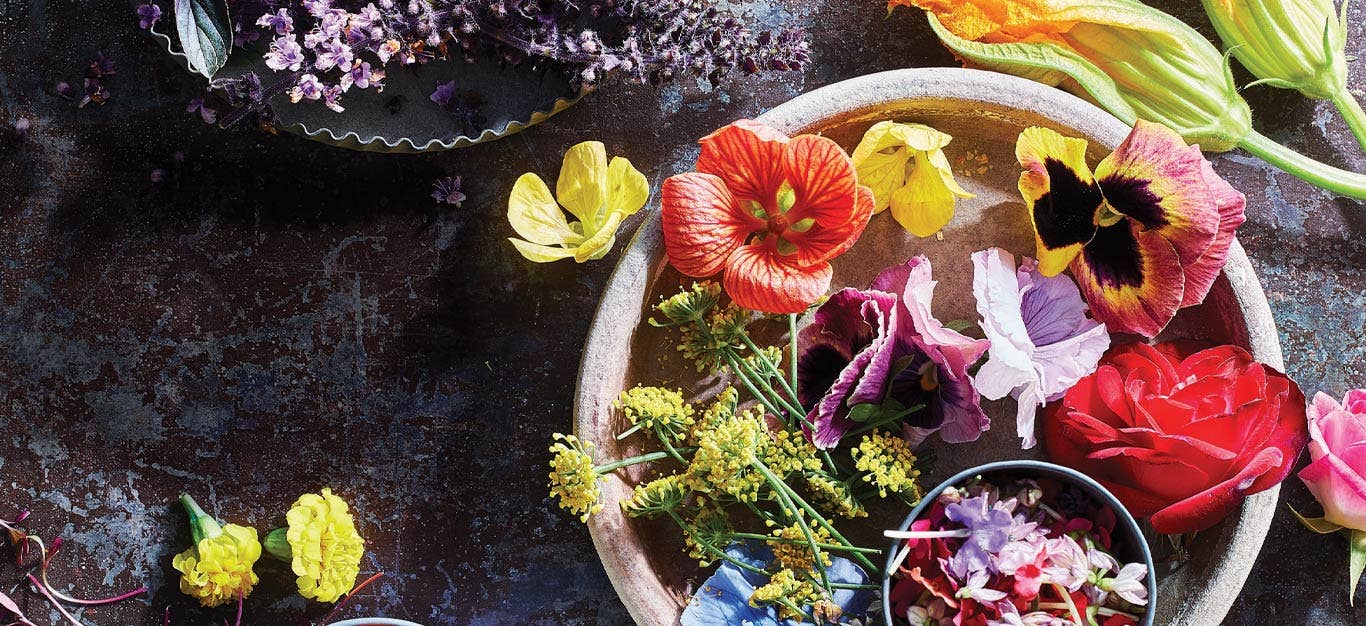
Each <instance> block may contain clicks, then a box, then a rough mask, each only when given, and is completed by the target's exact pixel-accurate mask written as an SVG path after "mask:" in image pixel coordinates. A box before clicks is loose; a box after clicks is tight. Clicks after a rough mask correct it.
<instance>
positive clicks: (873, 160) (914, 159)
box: [852, 121, 974, 237]
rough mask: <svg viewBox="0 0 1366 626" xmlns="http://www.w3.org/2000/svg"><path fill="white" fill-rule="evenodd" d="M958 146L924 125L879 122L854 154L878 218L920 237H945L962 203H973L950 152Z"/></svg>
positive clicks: (861, 179)
mask: <svg viewBox="0 0 1366 626" xmlns="http://www.w3.org/2000/svg"><path fill="white" fill-rule="evenodd" d="M952 140H953V137H950V136H949V135H947V134H944V133H941V132H939V131H937V130H935V129H933V128H930V127H929V126H926V125H924V124H898V123H896V122H892V121H885V122H878V123H877V124H874V125H873V127H872V128H869V129H868V132H867V133H864V135H863V140H862V141H860V142H859V144H858V147H856V148H854V154H853V157H852V158H853V160H854V169H855V171H856V172H857V173H858V180H859V183H860V184H864V185H867V186H868V187H869V188H870V189H872V190H873V202H874V205H873V212H874V213H880V212H882V211H884V210H886V209H887V208H888V207H891V209H892V217H894V218H896V221H897V222H898V223H900V224H901V226H902V227H903V228H905V229H906V230H908V231H910V232H911V234H913V235H915V236H917V237H929V236H930V235H933V234H935V233H936V232H939V230H940V229H942V228H943V227H944V226H945V225H946V224H948V223H949V220H951V219H953V207H954V204H955V203H956V202H957V199H958V198H972V197H974V196H973V194H971V193H968V192H967V191H966V190H964V189H963V188H962V187H961V186H959V185H958V181H956V180H954V178H953V170H952V169H951V168H950V167H949V160H948V157H945V156H944V146H947V145H949V142H950V141H952Z"/></svg>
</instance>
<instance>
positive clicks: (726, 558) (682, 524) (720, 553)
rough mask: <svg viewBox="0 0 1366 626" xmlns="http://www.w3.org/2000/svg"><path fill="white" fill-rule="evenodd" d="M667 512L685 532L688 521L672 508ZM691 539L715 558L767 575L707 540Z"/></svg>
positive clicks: (765, 572)
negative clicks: (733, 557)
mask: <svg viewBox="0 0 1366 626" xmlns="http://www.w3.org/2000/svg"><path fill="white" fill-rule="evenodd" d="M668 513H669V517H672V518H673V520H674V522H677V523H678V527H679V528H681V529H683V532H684V533H687V532H688V523H687V522H684V521H683V518H681V517H679V516H678V513H675V512H674V511H672V510H671V511H668ZM692 540H693V541H694V542H696V543H697V545H699V546H702V548H703V549H704V550H706V551H707V552H710V553H711V554H712V556H715V557H717V558H719V559H721V560H723V561H726V562H727V563H730V564H732V565H734V566H736V567H738V568H740V569H743V570H745V571H748V572H753V573H755V574H763V575H764V576H768V572H767V571H765V570H762V569H760V568H757V567H754V566H753V565H750V564H749V563H745V562H743V561H737V560H735V559H732V558H731V557H730V555H729V554H726V553H725V551H724V550H719V549H717V548H716V546H713V545H711V544H709V543H707V542H705V541H703V540H701V539H699V538H697V537H696V536H694V537H693V538H692Z"/></svg>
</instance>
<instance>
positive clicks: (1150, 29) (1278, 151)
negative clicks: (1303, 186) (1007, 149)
mask: <svg viewBox="0 0 1366 626" xmlns="http://www.w3.org/2000/svg"><path fill="white" fill-rule="evenodd" d="M897 6H916V7H920V8H922V9H925V10H926V11H928V12H929V13H928V18H929V22H930V26H931V27H932V28H933V29H934V31H935V33H936V34H938V35H939V39H940V40H941V41H942V42H943V43H944V45H946V46H948V48H949V49H950V50H952V51H953V52H954V54H956V55H957V56H958V57H959V58H960V59H962V60H963V62H964V64H966V65H970V66H977V67H983V68H986V69H991V70H996V71H1000V72H1006V73H1009V74H1014V75H1016V76H1021V77H1024V78H1028V79H1031V80H1035V81H1038V82H1041V83H1044V84H1047V85H1054V86H1061V87H1065V88H1067V89H1069V90H1073V91H1076V92H1078V93H1079V95H1082V96H1085V97H1088V98H1090V99H1091V100H1092V101H1093V102H1095V103H1096V104H1098V105H1100V106H1101V107H1102V108H1104V109H1105V110H1107V111H1109V112H1110V113H1112V114H1113V115H1114V116H1115V117H1118V118H1119V119H1121V120H1123V121H1124V122H1125V123H1127V124H1131V125H1132V124H1134V123H1135V122H1137V121H1138V120H1146V121H1149V122H1157V123H1160V124H1162V125H1164V126H1167V127H1169V128H1171V129H1174V130H1176V131H1177V132H1178V133H1180V134H1181V136H1182V137H1183V138H1184V139H1185V140H1186V141H1187V142H1188V143H1195V144H1199V145H1200V147H1201V148H1203V149H1204V150H1206V151H1212V152H1222V151H1226V150H1231V149H1233V148H1234V147H1242V148H1244V149H1246V150H1247V151H1249V152H1251V153H1253V154H1255V155H1257V156H1259V157H1261V158H1262V159H1263V160H1265V161H1267V162H1268V163H1271V164H1272V165H1275V166H1276V167H1279V168H1281V169H1283V170H1285V171H1286V172H1289V173H1290V174H1293V175H1295V176H1298V177H1300V178H1302V179H1304V180H1306V181H1308V182H1310V183H1312V184H1314V185H1318V186H1319V187H1322V188H1324V189H1327V190H1329V191H1332V192H1335V193H1338V194H1341V195H1344V196H1347V197H1350V198H1357V199H1366V174H1357V173H1354V172H1349V171H1346V170H1342V169H1338V168H1335V167H1331V166H1328V165H1325V164H1323V163H1320V162H1318V161H1315V160H1313V159H1310V158H1309V157H1306V156H1304V155H1302V154H1299V153H1296V152H1294V151H1292V150H1290V149H1289V148H1286V147H1285V146H1282V145H1280V144H1278V143H1276V142H1274V141H1272V140H1271V139H1268V138H1267V137H1265V136H1263V135H1261V134H1259V133H1257V131H1255V130H1253V129H1252V112H1251V110H1250V108H1249V107H1248V104H1247V101H1245V100H1243V98H1242V96H1241V95H1239V93H1238V88H1237V85H1235V84H1234V81H1233V74H1232V73H1231V72H1230V69H1229V66H1228V63H1227V62H1226V60H1225V58H1224V56H1223V55H1221V54H1220V53H1219V50H1218V49H1216V48H1215V47H1214V45H1213V44H1211V43H1210V42H1209V40H1207V39H1205V38H1204V37H1203V36H1201V35H1200V33H1198V32H1196V31H1195V30H1194V29H1192V28H1191V27H1190V26H1187V25H1186V24H1185V23H1183V22H1182V21H1181V20H1178V19H1176V18H1175V17H1172V16H1171V15H1168V14H1166V13H1163V12H1161V11H1158V10H1157V9H1154V8H1152V7H1149V6H1148V5H1146V4H1143V3H1142V2H1139V1H1138V0H890V1H889V2H888V8H889V9H891V8H895V7H897Z"/></svg>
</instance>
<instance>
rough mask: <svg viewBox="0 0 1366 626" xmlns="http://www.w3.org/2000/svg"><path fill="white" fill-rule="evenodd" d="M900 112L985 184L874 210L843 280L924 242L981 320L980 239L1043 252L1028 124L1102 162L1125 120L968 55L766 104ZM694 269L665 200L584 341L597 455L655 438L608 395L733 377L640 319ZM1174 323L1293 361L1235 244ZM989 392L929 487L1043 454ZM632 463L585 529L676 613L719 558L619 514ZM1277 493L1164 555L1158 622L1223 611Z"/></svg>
mask: <svg viewBox="0 0 1366 626" xmlns="http://www.w3.org/2000/svg"><path fill="white" fill-rule="evenodd" d="M889 118H890V119H895V120H899V121H917V122H924V123H928V124H930V125H932V126H935V127H936V128H939V129H941V130H943V131H945V132H948V133H949V134H951V135H953V137H954V140H953V143H952V144H951V145H949V146H948V148H947V149H946V152H947V154H948V156H949V160H950V162H951V163H953V165H954V169H955V171H957V172H958V173H959V180H960V182H962V183H963V184H964V186H965V187H967V189H968V190H969V191H972V192H973V193H975V194H977V197H976V198H974V199H970V200H966V201H960V202H959V205H958V211H957V215H956V216H955V218H954V220H953V221H952V223H950V224H949V225H948V227H946V228H945V229H944V231H943V233H942V235H943V236H942V238H937V237H931V238H927V239H917V238H915V237H913V236H911V235H909V234H907V233H905V232H904V231H903V230H902V229H901V228H900V226H898V225H897V224H896V223H895V221H893V220H892V219H891V216H890V215H889V214H887V213H883V214H880V215H876V216H874V217H873V220H872V223H871V224H870V225H869V227H868V229H867V231H866V233H865V234H864V235H863V237H862V239H860V240H859V242H858V244H857V245H855V246H854V248H853V249H852V250H850V251H849V252H848V253H847V254H845V255H844V256H842V257H840V258H839V259H838V260H836V262H835V271H834V280H833V284H832V289H838V288H840V287H844V286H857V287H866V286H867V285H868V284H869V283H870V282H871V280H872V278H873V277H874V276H875V275H876V274H877V272H878V271H879V270H880V269H882V268H883V267H886V266H888V265H891V264H893V263H900V262H903V261H905V260H906V259H908V258H910V257H911V256H914V255H917V254H924V255H927V256H928V257H929V258H930V260H931V262H932V263H933V266H934V275H935V278H936V279H937V280H938V281H939V286H938V288H937V290H936V294H935V296H936V297H935V303H934V310H935V313H936V315H937V316H938V317H939V318H940V319H942V320H952V319H972V320H976V319H977V315H976V311H975V308H974V303H973V299H972V295H971V283H972V265H971V260H970V258H969V254H970V253H971V252H973V251H976V250H981V249H984V248H987V247H989V246H1000V247H1003V248H1005V249H1007V250H1010V251H1011V252H1013V253H1015V254H1016V255H1017V257H1018V256H1020V255H1025V254H1030V255H1032V252H1033V235H1032V232H1031V230H1030V227H1029V224H1028V221H1027V220H1028V218H1027V216H1026V214H1025V211H1024V206H1023V204H1022V202H1021V199H1020V194H1019V191H1018V190H1017V188H1016V179H1017V177H1018V175H1019V171H1020V168H1019V166H1018V165H1017V164H1016V163H1015V160H1014V145H1015V138H1016V136H1017V135H1018V134H1019V132H1020V130H1021V129H1023V128H1025V127H1027V126H1031V125H1042V126H1048V127H1052V128H1054V129H1056V130H1058V131H1060V132H1062V133H1065V134H1068V135H1073V136H1079V137H1084V138H1087V139H1088V140H1090V142H1091V151H1092V154H1091V155H1090V159H1091V162H1092V163H1093V164H1094V163H1096V162H1098V161H1099V159H1100V158H1102V157H1103V156H1104V155H1105V154H1107V153H1108V152H1109V151H1110V150H1112V149H1113V148H1114V147H1115V146H1116V145H1117V144H1119V142H1120V141H1121V140H1122V139H1123V138H1124V136H1125V135H1126V134H1127V132H1128V128H1127V127H1126V126H1125V125H1124V124H1123V123H1121V122H1120V121H1119V120H1117V119H1115V118H1114V117H1111V116H1110V115H1109V114H1108V113H1105V112H1104V111H1102V110H1100V109H1098V108H1096V107H1095V106H1093V105H1091V104H1089V103H1087V102H1085V101H1083V100H1081V99H1079V98H1076V97H1074V96H1071V95H1068V94H1066V93H1063V92H1062V91H1059V90H1056V89H1052V88H1049V87H1045V86H1043V85H1040V84H1038V83H1034V82H1031V81H1028V80H1023V79H1019V78H1013V77H1010V76H1005V75H1001V74H995V73H989V72H981V71H975V70H962V69H917V70H898V71H893V72H884V73H880V74H873V75H869V76H863V77H860V78H856V79H853V80H848V81H844V82H841V83H837V84H834V85H830V86H828V87H824V88H822V89H818V90H816V91H813V92H811V93H808V94H805V95H802V96H800V97H798V98H796V99H793V100H792V101H790V102H788V103H786V104H783V105H782V106H779V107H777V108H775V109H773V110H771V111H769V112H768V113H765V114H764V115H762V116H761V117H760V119H761V120H763V121H764V122H767V123H768V124H771V125H773V126H775V127H777V128H780V129H782V130H784V131H786V132H788V133H789V134H794V135H795V134H798V133H820V134H822V135H825V136H827V137H830V138H832V139H834V140H836V141H838V142H839V143H840V144H841V145H843V146H845V148H846V149H852V148H853V146H854V145H855V144H856V143H857V141H858V139H859V138H860V137H861V136H862V133H863V132H864V131H865V130H866V129H867V128H868V127H869V126H870V125H872V124H873V123H875V122H877V121H880V120H884V119H889ZM983 156H984V157H985V161H983V159H982V157H983ZM1244 191H1245V192H1250V191H1254V190H1244ZM1252 195H1253V196H1254V197H1256V195H1255V194H1252ZM684 283H685V279H684V277H682V276H680V275H679V274H678V273H677V272H675V271H673V270H672V269H671V268H669V267H667V265H666V263H665V261H664V246H663V241H662V238H661V233H660V226H659V218H658V213H657V212H656V213H655V214H653V215H652V216H651V217H650V219H649V220H647V221H646V222H645V223H644V225H643V226H642V227H641V229H640V232H639V233H638V234H637V235H636V237H635V239H634V241H632V242H631V244H630V246H629V247H628V248H627V249H626V251H625V253H624V254H623V256H622V259H621V262H620V264H619V265H618V266H617V269H616V272H615V273H614V274H613V275H612V278H611V281H610V282H609V284H608V286H607V289H606V291H605V293H604V295H603V299H602V304H601V305H600V307H599V309H598V312H597V317H596V318H595V319H594V321H593V325H592V327H591V328H590V330H589V335H588V342H587V345H586V347H585V349H584V356H583V363H582V366H581V369H580V372H579V381H578V390H577V395H576V399H575V430H576V432H577V434H578V435H579V436H580V437H582V438H584V439H587V440H590V441H593V442H595V443H596V444H597V446H598V454H599V460H600V461H601V460H603V459H610V458H621V457H624V456H629V455H632V454H635V453H638V452H639V451H640V446H641V445H642V442H644V441H645V439H646V438H645V437H641V436H636V437H629V438H627V439H626V440H625V441H621V442H618V441H616V439H615V438H614V435H615V434H616V433H619V432H621V431H622V430H623V423H624V418H623V417H622V416H620V415H619V414H618V413H616V412H614V411H613V410H612V409H611V403H612V401H613V400H614V399H615V398H616V396H617V394H618V393H619V392H621V391H622V390H623V389H625V388H628V387H630V386H633V385H635V384H637V383H644V384H653V385H665V386H669V387H679V388H682V389H683V390H684V391H685V393H689V394H693V395H694V396H695V397H696V398H698V399H702V398H705V397H706V396H708V395H710V394H711V393H714V392H715V391H716V390H717V389H718V388H719V387H720V386H721V385H722V384H723V382H722V381H718V380H715V379H714V378H706V377H703V376H702V375H700V374H698V373H697V372H695V371H694V370H693V368H692V367H691V366H690V365H689V364H686V363H684V362H683V360H682V358H681V356H679V353H678V352H677V351H676V350H675V349H674V346H675V338H674V336H673V335H671V334H670V333H669V332H667V331H665V330H661V329H657V328H654V327H651V326H650V325H648V324H642V322H643V320H644V319H645V318H647V317H648V316H649V314H650V306H651V305H652V304H653V303H655V302H658V301H659V299H660V297H661V296H667V295H671V294H673V293H676V292H677V290H678V288H679V286H680V285H683V284H684ZM1175 337H1185V338H1192V339H1197V340H1205V341H1210V342H1215V343H1231V344H1236V345H1240V346H1243V347H1245V348H1247V349H1249V350H1250V351H1251V352H1252V353H1253V355H1255V356H1256V358H1257V359H1258V360H1260V361H1262V362H1263V363H1267V364H1269V365H1271V366H1273V367H1276V368H1281V367H1282V363H1281V349H1280V344H1279V342H1278V340H1277V336H1276V328H1275V323H1274V322H1273V320H1272V318H1271V311H1270V308H1269V307H1268V305H1267V302H1266V298H1265V296H1264V295H1263V293H1262V288H1261V285H1260V284H1259V283H1258V281H1257V277H1256V275H1254V273H1253V271H1252V266H1251V265H1250V264H1249V263H1248V259H1247V255H1246V254H1245V253H1244V252H1243V248H1242V246H1240V245H1239V244H1238V243H1237V242H1234V244H1233V247H1232V250H1231V251H1230V253H1229V257H1228V263H1227V265H1225V267H1224V272H1223V274H1222V275H1221V276H1220V277H1219V279H1218V281H1217V282H1216V283H1215V284H1214V288H1213V289H1212V290H1211V292H1210V295H1209V297H1208V298H1207V299H1206V301H1205V303H1204V304H1202V305H1200V306H1197V307H1193V308H1189V309H1184V310H1182V311H1181V313H1180V314H1179V315H1178V316H1177V317H1176V319H1175V320H1174V321H1173V322H1172V324H1171V326H1170V327H1169V328H1168V330H1167V331H1166V332H1165V333H1164V336H1163V338H1175ZM772 339H774V340H775V341H781V340H782V339H783V336H782V334H781V330H775V331H774V335H773V336H772ZM1118 339H1119V340H1120V341H1123V340H1124V338H1118ZM985 406H986V408H987V412H988V414H989V415H990V416H991V418H992V422H993V428H992V429H991V430H990V431H989V432H987V433H986V434H984V435H983V437H982V439H981V440H979V441H978V442H976V443H972V444H960V445H955V446H948V445H945V444H943V443H940V442H938V439H937V438H933V437H932V438H931V439H930V440H929V441H927V442H926V444H925V445H926V446H928V447H930V448H931V449H932V450H933V451H934V452H935V454H934V456H935V458H936V459H937V460H936V461H935V462H934V463H933V464H932V466H931V467H929V468H927V471H926V474H925V476H924V481H925V483H926V484H927V485H933V484H936V483H938V482H939V481H940V480H942V479H944V478H946V477H948V476H951V475H952V474H954V473H956V472H958V471H960V470H962V469H964V468H967V467H971V466H974V465H978V464H982V463H988V462H992V461H1000V460H1007V459H1019V458H1044V452H1043V451H1041V450H1040V449H1038V448H1036V449H1034V450H1029V451H1022V450H1021V449H1020V445H1019V440H1018V439H1017V438H1016V436H1015V434H1014V432H1015V428H1014V414H1015V407H1014V404H1013V402H1012V401H1010V400H1005V401H1001V402H991V403H986V404H985ZM631 469H633V470H636V471H634V472H626V473H624V474H622V473H618V474H614V475H612V476H609V477H607V478H606V480H605V483H604V485H603V499H604V502H603V504H604V508H603V510H602V512H601V513H599V514H598V515H595V516H593V517H592V518H590V520H589V522H588V528H589V531H590V533H591V534H592V536H593V542H594V544H595V545H596V547H597V550H598V554H599V556H600V557H601V558H602V562H603V566H604V567H605V568H606V570H607V574H608V576H609V577H610V578H611V580H612V583H613V584H614V585H615V586H616V590H617V593H618V594H620V596H621V599H622V601H623V602H624V603H625V604H626V607H627V609H629V610H630V612H631V615H632V616H633V617H634V618H635V620H636V621H637V622H639V623H641V624H659V625H668V624H673V623H676V622H677V621H678V617H679V615H680V613H681V612H682V609H683V607H684V604H685V603H686V602H687V598H688V597H689V595H690V593H691V591H692V590H693V589H696V588H697V587H698V586H699V585H700V584H701V582H702V581H704V580H705V577H706V575H707V574H708V572H704V571H700V570H699V569H698V568H697V567H696V566H695V565H694V564H693V563H692V562H691V561H690V560H689V559H688V558H687V556H686V554H684V551H683V543H682V540H681V537H680V535H679V531H678V529H677V528H676V527H674V526H672V525H671V524H672V523H671V522H669V523H668V524H667V525H666V523H665V522H653V521H649V520H635V519H628V518H627V517H625V516H624V515H623V514H622V513H621V510H620V507H619V506H618V503H619V502H620V501H621V500H623V499H626V498H628V497H629V496H630V493H631V489H632V487H633V486H634V484H635V483H637V482H639V481H641V480H643V479H648V478H650V477H652V476H653V474H652V473H651V470H650V469H648V468H645V469H642V468H640V467H639V466H637V467H634V468H631ZM1277 493H1278V490H1277V489H1274V488H1273V489H1270V490H1268V491H1265V492H1262V493H1260V494H1257V495H1255V496H1253V497H1251V498H1248V499H1247V501H1246V503H1245V504H1244V505H1243V506H1242V508H1241V509H1240V510H1238V511H1236V512H1235V513H1234V514H1232V515H1231V516H1229V517H1228V518H1227V519H1226V520H1225V521H1224V522H1222V523H1220V524H1219V525H1218V526H1216V527H1215V528H1213V529H1211V530H1208V531H1205V532H1202V533H1200V535H1199V536H1198V538H1197V539H1196V540H1195V542H1194V543H1193V544H1192V546H1191V550H1190V554H1189V558H1188V559H1186V560H1184V561H1183V562H1182V563H1181V564H1180V565H1179V566H1170V565H1168V566H1165V567H1162V566H1160V567H1159V571H1158V575H1159V578H1160V582H1159V590H1158V594H1159V596H1160V601H1159V602H1158V603H1157V606H1158V607H1160V608H1159V613H1158V615H1157V620H1156V623H1157V624H1159V625H1174V626H1175V625H1179V626H1216V625H1217V624H1219V622H1220V621H1221V620H1222V619H1223V617H1224V615H1225V613H1226V612H1227V611H1228V608H1229V606H1230V605H1231V604H1232V603H1233V601H1234V599H1235V598H1236V597H1237V595H1238V591H1239V589H1241V588H1242V586H1243V582H1244V580H1245V579H1246V578H1247V574H1248V570H1249V569H1250V568H1251V567H1252V563H1253V561H1254V560H1255V557H1256V555H1257V552H1258V551H1259V550H1260V549H1261V545H1262V540H1263V539H1264V538H1265V537H1266V532H1267V527H1268V526H1269V525H1270V523H1271V517H1272V514H1273V512H1274V510H1275V507H1276V499H1277ZM906 513H907V510H906V509H905V508H904V507H901V508H897V507H891V506H889V507H886V509H885V510H877V509H874V510H873V515H872V516H871V517H870V518H867V519H862V520H858V521H857V522H856V523H852V522H845V523H844V525H843V527H844V528H848V529H855V530H854V532H853V535H855V537H858V538H853V537H851V538H853V539H854V540H855V541H856V542H857V541H859V538H862V541H861V542H860V543H861V544H862V545H869V546H881V545H882V543H883V542H882V540H881V539H880V538H879V537H878V532H879V531H880V530H881V529H883V528H895V527H896V525H897V524H898V523H900V521H901V519H902V518H903V517H904V516H905V515H906ZM666 521H667V520H666ZM846 532H848V531H846ZM1149 541H1150V543H1151V544H1152V546H1153V549H1154V552H1155V554H1156V556H1157V558H1158V559H1159V560H1161V559H1162V557H1163V556H1164V551H1165V553H1170V546H1169V544H1168V542H1167V541H1166V540H1165V539H1164V538H1161V537H1154V536H1152V535H1150V536H1149Z"/></svg>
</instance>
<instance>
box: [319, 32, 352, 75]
mask: <svg viewBox="0 0 1366 626" xmlns="http://www.w3.org/2000/svg"><path fill="white" fill-rule="evenodd" d="M351 58H352V57H351V46H348V45H346V44H344V43H342V42H341V40H340V39H331V40H329V41H327V42H324V43H323V44H322V46H320V47H319V48H318V58H317V59H316V60H314V61H313V67H314V68H317V69H320V70H323V71H327V70H330V69H332V68H334V67H348V66H350V65H351Z"/></svg>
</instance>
